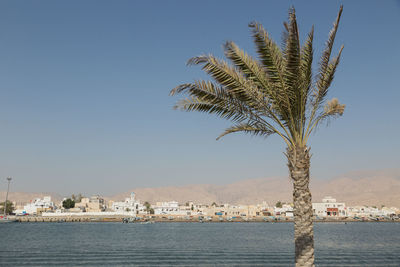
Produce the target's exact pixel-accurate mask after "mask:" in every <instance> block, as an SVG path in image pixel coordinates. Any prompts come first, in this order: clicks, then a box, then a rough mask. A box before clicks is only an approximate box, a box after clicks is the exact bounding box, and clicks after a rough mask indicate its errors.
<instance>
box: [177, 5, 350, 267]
mask: <svg viewBox="0 0 400 267" xmlns="http://www.w3.org/2000/svg"><path fill="white" fill-rule="evenodd" d="M342 9H343V7H342V6H341V7H340V10H339V14H338V16H337V18H336V21H335V22H334V24H333V29H332V30H331V31H330V33H329V38H328V40H327V42H326V47H325V49H324V51H323V53H322V56H321V59H320V62H319V68H318V70H317V73H316V75H314V74H313V68H312V63H313V36H314V28H313V27H312V28H311V31H310V33H309V34H308V36H307V38H306V40H305V43H304V44H303V45H302V46H301V45H300V41H299V32H298V26H297V21H296V15H295V9H294V8H291V9H290V10H289V19H288V22H285V23H284V32H283V42H282V47H281V48H280V47H279V46H278V45H277V44H276V43H275V42H274V41H273V40H272V39H271V37H270V36H269V35H268V33H267V32H266V30H265V29H264V28H263V26H262V25H261V24H259V23H257V22H253V23H250V24H249V27H250V29H251V32H252V37H253V39H254V43H255V47H256V51H257V54H258V60H256V59H254V58H253V57H251V56H250V55H248V54H247V53H246V52H244V51H243V50H241V49H240V48H239V47H238V46H237V45H236V44H235V43H233V42H227V43H226V44H225V45H224V52H225V56H226V58H228V59H229V60H230V63H231V64H229V63H228V62H226V61H224V60H221V59H217V58H216V57H214V56H212V55H202V56H198V57H194V58H191V59H190V60H189V61H188V65H201V66H202V69H203V70H204V71H205V72H206V73H207V74H209V75H210V76H211V77H212V78H213V81H204V80H196V81H194V82H192V83H186V84H182V85H180V86H178V87H176V88H174V89H173V90H172V91H171V95H175V94H185V95H186V97H185V98H183V99H181V100H180V101H178V102H177V104H176V105H175V107H174V108H176V109H181V110H185V111H200V112H206V113H210V114H216V115H217V116H219V117H222V118H224V119H228V120H231V121H232V122H233V123H234V125H233V126H232V127H230V128H228V129H226V130H225V131H224V132H223V133H222V134H221V135H220V136H219V137H218V138H217V140H218V139H219V138H221V137H222V136H224V135H227V134H230V133H234V132H245V133H248V134H252V135H258V136H264V137H267V136H269V135H271V134H278V135H279V136H280V137H281V138H282V139H283V140H284V142H285V143H286V145H287V149H286V153H285V155H286V157H287V159H288V167H289V172H290V177H291V179H292V181H293V202H294V231H295V253H296V255H295V262H296V266H314V234H313V224H312V216H313V213H312V202H311V192H310V190H309V181H310V171H309V169H310V157H311V156H310V149H309V146H308V145H307V141H308V140H309V137H310V135H311V133H312V132H313V131H314V130H315V129H316V128H317V126H318V125H320V124H321V123H322V122H324V121H327V120H329V119H331V118H335V117H338V116H341V115H342V114H343V111H344V108H345V105H342V104H340V103H339V101H338V100H337V99H336V98H333V99H332V100H329V101H326V97H327V93H328V88H329V87H330V85H331V83H332V80H333V77H334V74H335V70H336V68H337V66H338V64H339V60H340V56H341V53H342V50H343V46H342V47H341V48H340V50H339V53H338V55H337V56H336V57H333V58H331V52H332V47H333V43H334V40H335V36H336V32H337V29H338V25H339V20H340V16H341V14H342Z"/></svg>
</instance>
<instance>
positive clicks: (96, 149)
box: [0, 0, 400, 195]
mask: <svg viewBox="0 0 400 267" xmlns="http://www.w3.org/2000/svg"><path fill="white" fill-rule="evenodd" d="M340 3H341V2H339V1H297V2H294V1H232V0H229V1H11V0H10V1H0V129H1V130H0V177H1V180H3V177H6V176H8V175H11V176H13V177H14V181H13V184H12V189H13V191H52V192H58V193H62V194H70V193H73V192H75V193H78V192H82V193H86V194H91V193H100V194H105V195H107V194H113V193H116V192H121V191H127V190H129V189H131V188H134V187H142V186H164V185H185V184H198V183H214V184H224V183H230V182H233V181H237V180H241V179H247V178H260V177H268V176H287V173H288V171H287V167H286V159H285V156H284V155H283V153H282V152H283V151H284V149H285V146H284V144H283V142H282V141H281V140H280V139H279V138H278V137H270V138H268V139H262V138H255V137H251V136H247V135H241V134H235V135H231V136H227V137H225V138H223V139H222V140H220V141H216V140H215V137H216V136H218V134H219V133H220V132H221V131H223V129H224V128H225V127H227V126H229V125H230V124H229V122H227V121H223V120H221V119H218V118H215V117H212V116H208V115H205V114H196V113H185V112H179V111H174V110H172V106H173V104H174V102H175V101H176V98H173V97H170V96H168V94H169V91H170V90H171V89H172V88H173V87H175V86H177V85H179V84H181V83H184V82H190V81H192V80H193V79H196V78H206V76H205V75H204V74H203V73H202V71H201V70H200V69H199V68H197V67H186V65H185V63H186V61H187V59H188V58H190V57H192V56H196V55H199V54H202V53H213V54H215V55H217V56H222V55H223V53H222V48H221V45H222V44H223V43H224V42H225V41H226V40H233V41H235V42H236V43H237V44H238V45H239V46H241V47H242V48H244V49H246V50H247V51H248V52H250V53H251V54H254V49H253V44H252V41H251V38H250V33H249V30H248V27H247V25H248V23H249V22H251V21H254V20H256V21H259V22H261V23H262V24H263V25H264V27H265V28H266V29H267V30H268V31H269V32H270V33H271V35H272V36H273V38H274V39H276V40H277V41H279V42H280V40H281V39H280V38H281V35H280V34H281V31H282V28H283V26H282V22H283V21H284V20H285V19H286V18H287V11H288V8H289V7H290V6H291V5H292V4H294V5H295V7H296V11H297V16H298V23H299V25H300V31H301V36H302V37H304V36H305V35H306V34H307V32H308V31H309V29H310V28H311V25H312V24H314V25H315V47H316V49H315V50H316V51H315V52H316V58H319V55H320V52H321V50H322V48H323V44H324V42H325V40H326V38H327V35H328V32H329V30H330V29H331V25H332V22H333V21H334V19H335V17H336V14H337V12H338V10H339V6H340ZM399 26H400V3H399V2H398V1H397V2H395V1H344V12H343V18H342V21H341V25H340V29H339V32H338V35H337V39H336V45H335V53H336V51H337V49H338V47H339V45H340V44H344V45H345V49H344V52H343V60H342V62H341V65H340V67H339V70H338V71H337V74H336V77H335V81H334V83H333V86H332V88H331V91H330V97H338V98H339V100H340V101H341V102H343V103H344V104H346V105H347V109H346V112H345V114H344V116H343V117H342V118H340V119H338V120H336V121H334V122H332V123H331V125H330V126H329V127H322V128H320V130H319V131H317V133H316V134H315V135H314V136H313V138H312V139H311V142H310V145H311V151H312V152H313V158H312V178H314V179H329V178H332V177H334V176H336V175H339V174H342V173H345V172H347V171H352V170H365V169H367V170H369V169H383V168H393V167H398V164H399V162H400V157H399V153H398V151H400V142H399V138H398V137H399V130H400V123H399V122H400V119H399V115H400V108H399V104H398V102H399V99H400V90H399V89H400V88H399V79H398V78H399V75H400V67H399V63H400V52H399V47H400V27H399ZM5 186H6V183H5V180H4V182H1V184H0V190H5V188H6V187H5Z"/></svg>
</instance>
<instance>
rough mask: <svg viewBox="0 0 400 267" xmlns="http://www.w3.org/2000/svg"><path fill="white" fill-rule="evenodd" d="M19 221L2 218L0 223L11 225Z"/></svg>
mask: <svg viewBox="0 0 400 267" xmlns="http://www.w3.org/2000/svg"><path fill="white" fill-rule="evenodd" d="M16 221H17V220H15V219H9V218H7V217H6V218H0V223H11V222H16Z"/></svg>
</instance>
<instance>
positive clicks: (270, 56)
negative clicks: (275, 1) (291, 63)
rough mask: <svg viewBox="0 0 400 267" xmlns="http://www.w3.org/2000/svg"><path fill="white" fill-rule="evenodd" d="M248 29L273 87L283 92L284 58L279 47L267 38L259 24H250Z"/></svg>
mask: <svg viewBox="0 0 400 267" xmlns="http://www.w3.org/2000/svg"><path fill="white" fill-rule="evenodd" d="M249 27H250V28H251V31H252V34H253V39H254V43H255V45H256V51H257V53H258V57H259V58H260V62H261V63H262V64H263V66H264V67H265V69H266V70H267V73H268V77H269V78H270V79H271V81H272V82H273V83H274V84H275V86H280V87H281V89H282V90H283V89H284V86H283V73H284V58H283V55H282V52H281V50H280V49H279V46H278V45H277V44H276V43H275V42H274V41H273V40H272V39H271V38H270V37H269V35H268V33H267V32H266V30H265V29H264V27H263V26H262V25H261V24H259V23H257V22H252V23H250V24H249Z"/></svg>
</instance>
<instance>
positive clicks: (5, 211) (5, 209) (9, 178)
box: [4, 176, 12, 218]
mask: <svg viewBox="0 0 400 267" xmlns="http://www.w3.org/2000/svg"><path fill="white" fill-rule="evenodd" d="M11 179H12V178H11V177H10V176H8V177H7V181H8V185H7V194H6V202H5V203H4V218H6V216H7V201H8V191H9V190H10V182H11Z"/></svg>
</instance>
